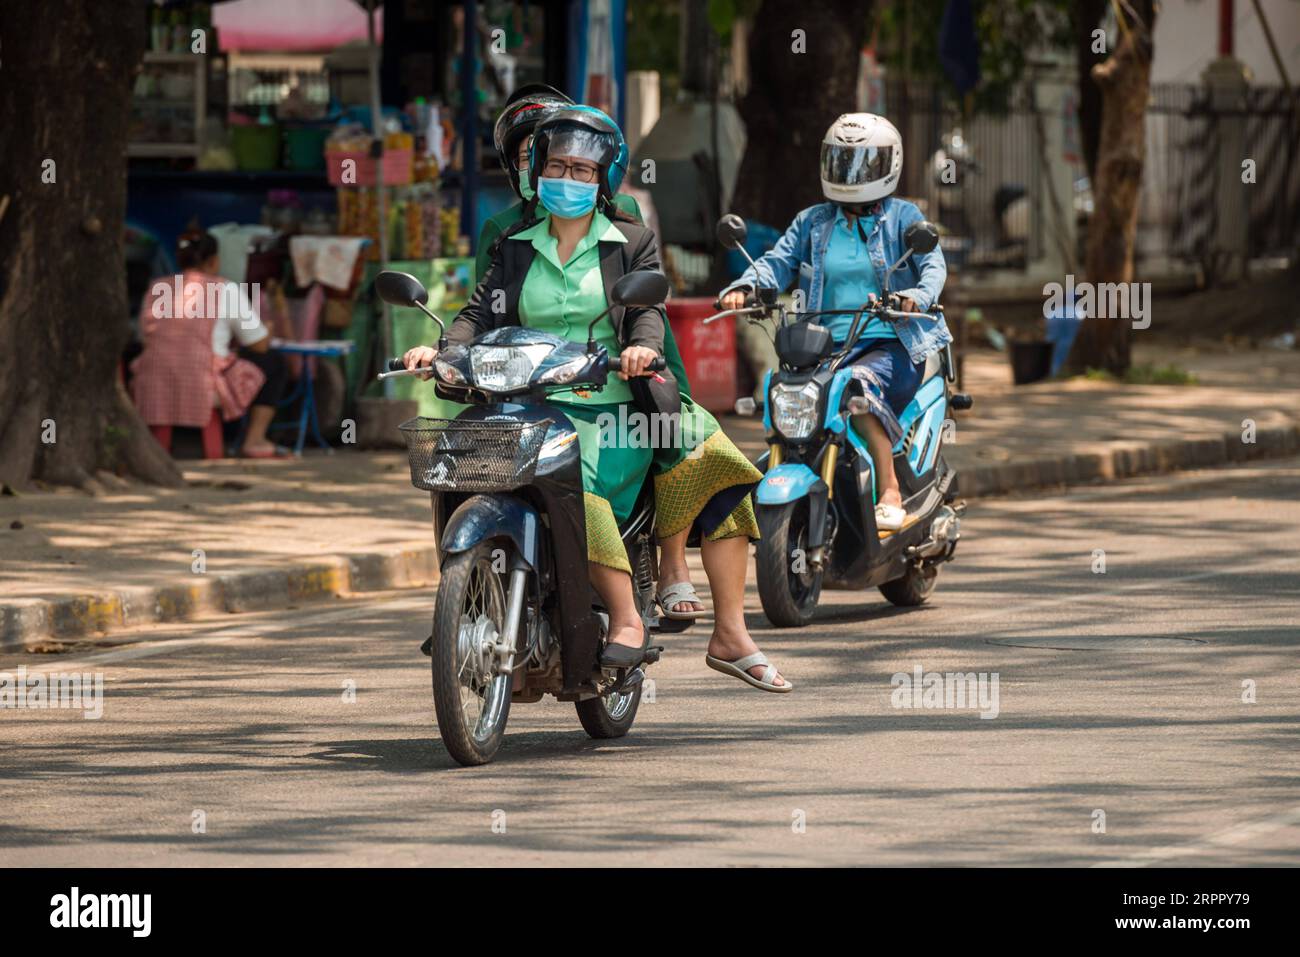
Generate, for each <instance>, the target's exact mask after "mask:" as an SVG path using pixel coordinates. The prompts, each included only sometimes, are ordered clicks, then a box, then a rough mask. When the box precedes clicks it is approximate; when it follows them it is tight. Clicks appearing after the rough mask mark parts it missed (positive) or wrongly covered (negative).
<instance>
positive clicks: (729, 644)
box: [708, 629, 786, 688]
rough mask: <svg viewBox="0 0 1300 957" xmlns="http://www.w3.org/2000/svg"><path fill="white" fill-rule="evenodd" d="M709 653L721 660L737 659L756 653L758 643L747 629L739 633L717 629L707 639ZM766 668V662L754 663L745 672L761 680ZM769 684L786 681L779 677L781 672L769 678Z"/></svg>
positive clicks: (778, 685) (781, 683)
mask: <svg viewBox="0 0 1300 957" xmlns="http://www.w3.org/2000/svg"><path fill="white" fill-rule="evenodd" d="M708 653H709V655H711V656H712V657H714V658H717V659H719V660H721V661H739V660H740V659H741V658H745V657H747V656H749V655H753V654H757V653H758V645H756V644H754V639H753V638H751V637H750V636H749V632H748V631H742V632H740V633H734V632H723V631H719V630H717V629H715V630H714V632H713V637H712V638H711V639H710V640H709V652H708ZM767 669H768V665H766V664H756V665H754V666H753V667H751V668H749V669H747V673H748V674H749V676H750V677H751V678H753V679H754V680H755V681H762V680H763V674H764V672H766V671H767ZM769 683H770V684H773V685H775V686H776V687H778V688H779V687H781V686H782V685H784V684H785V683H786V681H785V679H784V678H783V677H781V673H780V672H777V674H776V675H775V676H774V677H773V678H771V679H770V681H769Z"/></svg>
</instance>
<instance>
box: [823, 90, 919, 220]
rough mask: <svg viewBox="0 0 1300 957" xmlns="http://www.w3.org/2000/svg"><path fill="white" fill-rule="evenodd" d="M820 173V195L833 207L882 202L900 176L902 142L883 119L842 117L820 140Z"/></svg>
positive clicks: (856, 115)
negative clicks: (880, 200)
mask: <svg viewBox="0 0 1300 957" xmlns="http://www.w3.org/2000/svg"><path fill="white" fill-rule="evenodd" d="M821 172H822V193H823V194H824V195H825V196H826V198H827V199H829V200H830V201H831V202H833V203H843V204H845V205H847V206H856V205H859V204H863V203H874V202H875V201H876V200H878V199H884V198H885V197H886V196H888V195H890V194H891V193H893V191H894V190H895V189H897V188H898V177H899V175H900V174H901V173H902V172H903V138H902V137H901V136H900V135H899V134H898V129H897V128H896V127H895V126H894V124H893V123H891V122H889V120H887V119H885V118H884V117H883V116H877V115H876V114H874V113H845V114H844V115H843V116H841V117H840V118H839V119H838V120H836V121H835V122H834V123H832V124H831V128H830V129H828V130H827V131H826V137H825V139H823V140H822V162H821Z"/></svg>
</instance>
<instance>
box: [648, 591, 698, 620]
mask: <svg viewBox="0 0 1300 957" xmlns="http://www.w3.org/2000/svg"><path fill="white" fill-rule="evenodd" d="M655 601H657V602H659V608H660V610H661V611H662V612H663V613H664V617H665V618H671V619H672V620H673V621H694V620H695V619H696V618H699V617H700V616H701V615H703V614H704V610H703V609H700V610H699V611H692V610H690V609H688V610H686V611H675V610H674V609H675V607H676V606H677V605H681V604H684V603H686V602H694V603H695V604H697V605H703V604H704V602H703V600H702V599H701V598H700V596H699V593H698V592H696V591H695V586H694V585H692V584H691V583H690V582H678V583H677V584H675V585H668V586H666V587H662V588H660V589H659V591H658V593H657V594H656V595H655Z"/></svg>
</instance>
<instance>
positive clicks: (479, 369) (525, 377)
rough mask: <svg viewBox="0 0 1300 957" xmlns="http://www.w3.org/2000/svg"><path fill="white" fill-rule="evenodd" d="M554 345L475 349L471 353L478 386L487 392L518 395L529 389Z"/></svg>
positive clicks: (480, 347)
mask: <svg viewBox="0 0 1300 957" xmlns="http://www.w3.org/2000/svg"><path fill="white" fill-rule="evenodd" d="M552 348H553V347H552V346H548V345H531V346H474V347H473V348H472V349H470V351H469V365H470V370H471V372H472V373H473V376H474V385H475V386H476V387H477V388H479V389H482V390H483V391H485V392H514V391H515V390H517V389H523V388H525V387H527V385H528V381H529V380H530V379H531V378H532V375H533V370H534V369H536V368H537V363H539V362H541V361H542V360H543V359H544V358H546V356H547V355H549V354H550V352H551V349H552Z"/></svg>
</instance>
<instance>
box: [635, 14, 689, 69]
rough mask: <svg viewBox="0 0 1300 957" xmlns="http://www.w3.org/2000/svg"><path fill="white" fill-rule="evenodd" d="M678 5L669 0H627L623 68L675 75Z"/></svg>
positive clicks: (678, 67) (677, 66)
mask: <svg viewBox="0 0 1300 957" xmlns="http://www.w3.org/2000/svg"><path fill="white" fill-rule="evenodd" d="M680 30H681V4H680V3H676V2H670V0H627V68H628V69H629V70H658V71H659V76H660V78H661V79H665V80H666V79H667V78H669V77H674V78H675V77H677V76H678V75H679V74H680V72H681V69H680V65H679V64H678V62H677V59H678V50H677V45H678V32H679V31H680Z"/></svg>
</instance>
